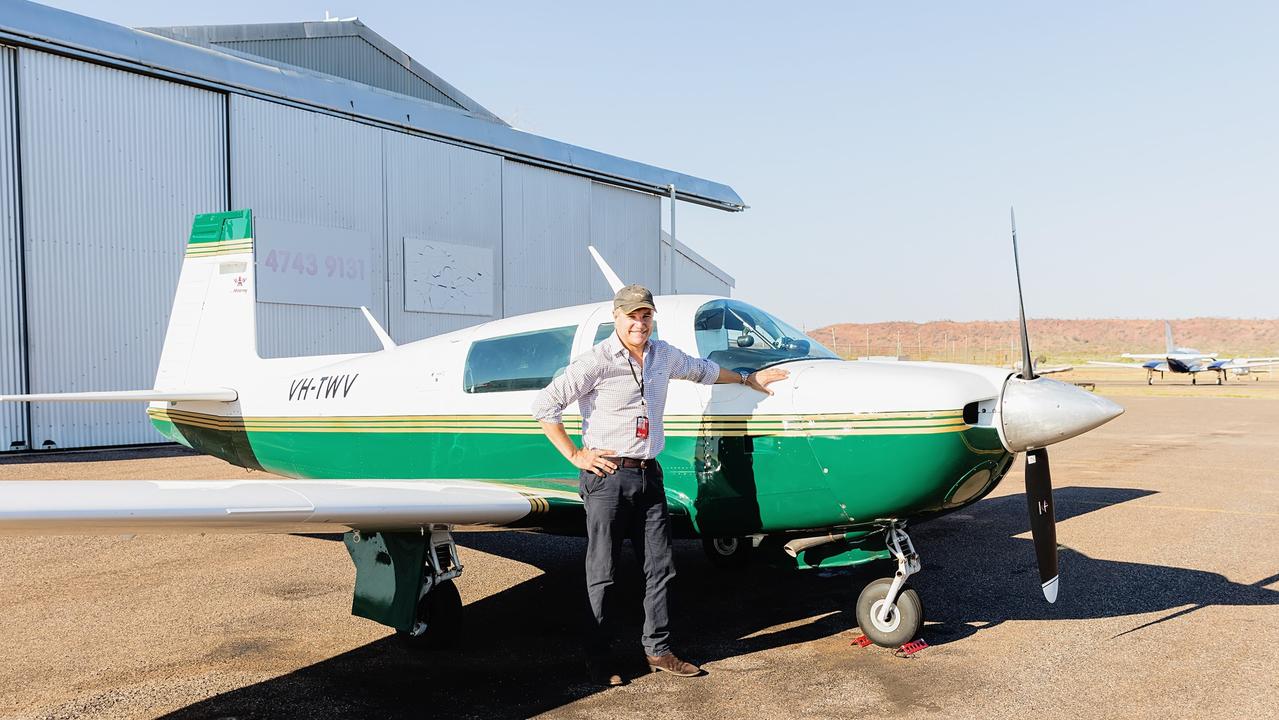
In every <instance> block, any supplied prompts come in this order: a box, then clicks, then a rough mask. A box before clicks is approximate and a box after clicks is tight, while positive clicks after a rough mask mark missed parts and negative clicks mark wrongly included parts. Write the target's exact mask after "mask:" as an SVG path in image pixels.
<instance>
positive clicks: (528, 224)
mask: <svg viewBox="0 0 1279 720" xmlns="http://www.w3.org/2000/svg"><path fill="white" fill-rule="evenodd" d="M660 213H661V200H660V198H658V197H657V196H653V195H643V194H641V193H634V192H630V191H627V190H620V189H618V188H614V187H611V186H608V185H603V184H600V183H596V182H592V181H590V180H586V179H584V178H578V177H574V176H572V175H567V174H564V173H559V172H555V171H552V170H546V169H543V168H539V167H534V166H531V165H525V164H523V163H517V162H511V161H509V160H508V161H505V162H504V163H503V166H502V226H503V246H504V258H503V267H504V269H505V273H506V278H505V280H506V283H505V308H506V314H507V315H516V314H519V313H526V312H534V311H537V310H547V309H550V308H557V307H563V306H565V305H576V304H579V303H586V302H594V301H598V300H607V299H608V298H609V297H611V296H612V294H613V293H612V292H611V291H610V290H609V287H608V283H607V282H605V281H604V279H603V276H602V275H601V274H600V272H599V270H598V269H597V268H596V267H595V263H594V262H593V261H592V260H591V256H590V254H589V252H588V251H587V249H586V248H587V245H589V244H595V246H596V249H598V250H599V251H600V254H601V255H603V256H604V259H605V260H606V261H607V262H608V264H609V266H611V267H612V268H613V270H614V271H616V272H617V274H618V276H619V277H621V278H622V280H624V281H625V282H628V283H643V284H645V285H647V286H649V287H653V288H656V287H657V281H658V265H659V262H660V260H659V255H658V243H657V242H656V239H657V237H658V232H659V225H660V222H661V220H660Z"/></svg>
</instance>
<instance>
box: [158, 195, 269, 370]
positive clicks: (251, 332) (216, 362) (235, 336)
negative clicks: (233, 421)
mask: <svg viewBox="0 0 1279 720" xmlns="http://www.w3.org/2000/svg"><path fill="white" fill-rule="evenodd" d="M253 269H254V268H253V213H252V211H250V210H233V211H231V212H220V213H207V214H204V215H197V216H196V217H195V222H193V223H192V225H191V237H190V239H189V240H188V242H187V249H186V257H185V259H184V260H183V262H182V274H181V276H180V277H179V279H178V289H177V293H176V295H175V296H174V298H173V309H172V311H171V313H170V315H169V328H168V331H167V332H166V333H165V335H164V349H163V350H162V351H161V353H160V367H159V370H158V371H157V372H156V379H155V387H156V388H157V389H164V388H177V387H187V386H191V385H200V386H205V385H209V384H210V383H227V382H228V381H229V380H230V379H231V378H235V377H238V376H240V375H241V374H242V372H243V371H244V370H245V369H247V366H249V365H251V364H252V363H253V362H254V361H256V360H257V359H258V355H257V347H256V329H255V322H254V298H255V297H256V294H255V293H254V290H253Z"/></svg>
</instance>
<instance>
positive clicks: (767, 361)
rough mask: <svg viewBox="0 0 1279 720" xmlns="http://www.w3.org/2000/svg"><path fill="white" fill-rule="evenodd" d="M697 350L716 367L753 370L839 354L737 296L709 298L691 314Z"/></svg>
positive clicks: (830, 357)
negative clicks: (721, 298)
mask: <svg viewBox="0 0 1279 720" xmlns="http://www.w3.org/2000/svg"><path fill="white" fill-rule="evenodd" d="M693 330H694V334H695V335H696V336H697V352H698V354H699V355H701V356H702V357H704V358H706V359H708V360H711V361H713V362H714V363H715V364H716V365H719V366H720V367H725V368H729V369H730V370H747V371H754V370H758V369H760V368H762V367H767V366H769V365H776V364H777V363H780V362H786V361H788V360H803V359H817V358H827V359H831V360H838V359H839V356H838V355H836V354H835V353H833V352H831V351H830V350H827V349H826V348H825V347H824V346H823V345H822V344H821V343H819V342H817V341H816V340H813V339H812V338H810V337H808V336H807V335H805V334H804V333H803V332H801V331H800V330H797V329H796V328H795V327H793V326H791V325H789V324H787V323H785V322H783V321H781V320H779V319H777V318H776V317H774V316H772V315H769V314H768V313H766V312H764V311H763V310H760V309H759V308H757V307H754V306H751V305H747V304H746V303H744V302H740V301H738V300H712V301H710V302H708V303H706V304H705V305H703V306H701V307H700V308H698V309H697V315H696V316H694V318H693Z"/></svg>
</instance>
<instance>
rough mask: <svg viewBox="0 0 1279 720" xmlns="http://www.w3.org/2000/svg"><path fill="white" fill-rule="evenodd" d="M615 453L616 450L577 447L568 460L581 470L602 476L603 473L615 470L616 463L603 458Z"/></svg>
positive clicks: (612, 455)
mask: <svg viewBox="0 0 1279 720" xmlns="http://www.w3.org/2000/svg"><path fill="white" fill-rule="evenodd" d="M616 455H617V451H616V450H597V449H594V448H578V449H577V452H574V453H573V457H571V458H569V462H571V463H573V464H574V465H576V466H577V467H579V468H581V469H583V470H590V471H591V472H593V473H595V474H596V475H598V476H600V477H604V474H605V473H613V472H616V471H617V464H616V463H613V462H611V461H609V460H606V459H605V458H608V457H614V456H616Z"/></svg>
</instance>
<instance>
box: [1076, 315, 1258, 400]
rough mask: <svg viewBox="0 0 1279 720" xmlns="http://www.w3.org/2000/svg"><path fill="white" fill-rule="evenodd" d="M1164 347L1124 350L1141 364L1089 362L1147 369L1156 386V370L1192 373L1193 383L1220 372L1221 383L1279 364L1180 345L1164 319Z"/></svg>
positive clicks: (1157, 371)
mask: <svg viewBox="0 0 1279 720" xmlns="http://www.w3.org/2000/svg"><path fill="white" fill-rule="evenodd" d="M1164 346H1165V350H1164V352H1163V353H1162V354H1160V353H1146V354H1136V353H1124V354H1123V355H1122V357H1125V358H1128V359H1130V360H1145V361H1146V362H1140V363H1121V362H1105V361H1101V360H1089V361H1088V364H1089V365H1099V366H1101V367H1125V368H1142V369H1144V370H1145V371H1146V384H1147V385H1153V384H1154V382H1155V373H1159V378H1160V379H1161V380H1162V379H1163V376H1164V373H1166V372H1170V373H1177V374H1183V375H1184V374H1188V375H1190V384H1192V385H1197V384H1198V375H1199V373H1204V372H1211V373H1216V374H1217V384H1218V385H1220V384H1221V383H1223V382H1225V380H1226V374H1227V373H1230V374H1234V375H1248V374H1251V373H1255V372H1269V368H1271V367H1273V366H1275V365H1279V357H1267V358H1229V359H1218V353H1215V352H1212V353H1204V352H1199V351H1198V350H1195V349H1193V348H1179V347H1177V344H1176V343H1175V342H1173V339H1172V323H1170V322H1167V321H1164Z"/></svg>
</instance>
